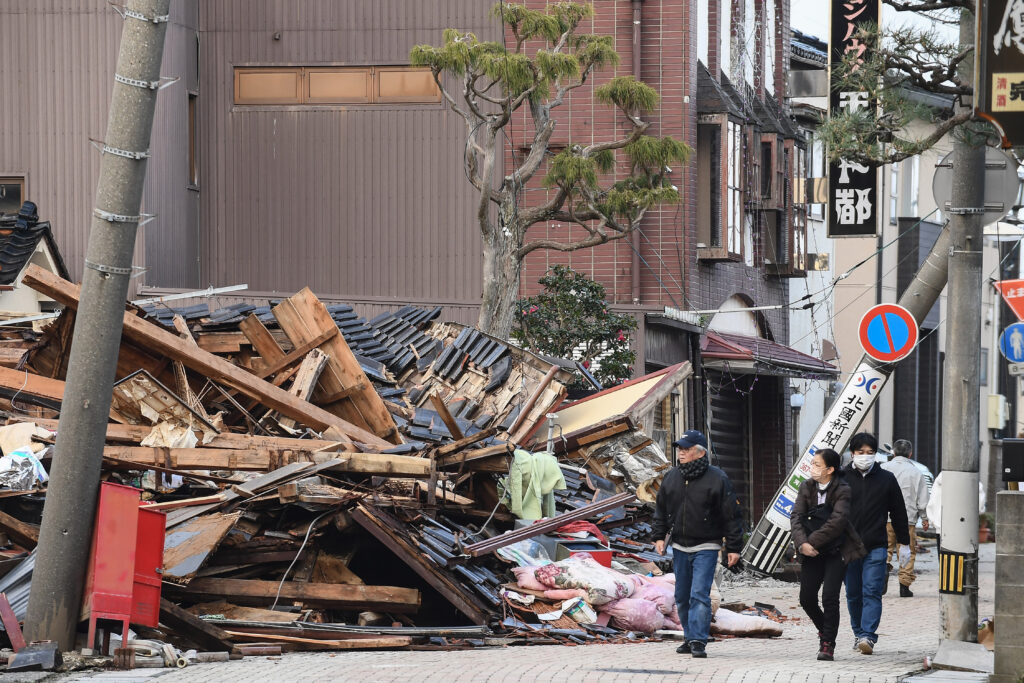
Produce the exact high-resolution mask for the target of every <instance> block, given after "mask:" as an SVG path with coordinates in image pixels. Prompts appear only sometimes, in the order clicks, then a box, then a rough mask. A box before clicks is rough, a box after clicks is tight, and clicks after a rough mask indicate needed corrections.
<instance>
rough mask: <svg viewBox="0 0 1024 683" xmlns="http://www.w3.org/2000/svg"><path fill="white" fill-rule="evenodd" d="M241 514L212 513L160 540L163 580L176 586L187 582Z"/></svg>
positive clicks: (181, 526)
mask: <svg viewBox="0 0 1024 683" xmlns="http://www.w3.org/2000/svg"><path fill="white" fill-rule="evenodd" d="M241 514H242V513H240V512H233V513H231V514H222V513H219V512H215V513H213V514H210V515H204V516H202V517H199V518H196V519H193V520H190V521H189V522H188V523H186V524H181V525H179V526H177V527H175V528H174V529H173V530H171V531H168V532H167V535H166V536H165V538H164V571H163V578H164V580H165V581H173V582H175V583H180V584H187V583H188V582H189V581H191V580H192V579H193V577H194V576H195V574H196V572H197V571H199V569H200V568H201V567H202V566H203V565H204V564H205V563H206V560H207V559H209V557H210V555H211V554H212V553H213V552H214V551H215V550H216V549H217V547H218V546H219V545H220V542H221V541H222V540H224V536H226V535H227V533H228V532H229V531H231V527H233V526H234V525H235V522H237V521H238V518H239V516H240V515H241Z"/></svg>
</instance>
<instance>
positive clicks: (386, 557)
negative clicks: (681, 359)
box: [0, 266, 674, 665]
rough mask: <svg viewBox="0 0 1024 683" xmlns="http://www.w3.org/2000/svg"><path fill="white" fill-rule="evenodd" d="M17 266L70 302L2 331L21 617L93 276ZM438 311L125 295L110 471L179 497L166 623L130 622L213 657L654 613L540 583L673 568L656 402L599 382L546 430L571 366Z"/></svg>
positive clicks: (494, 638) (601, 630) (520, 631)
mask: <svg viewBox="0 0 1024 683" xmlns="http://www.w3.org/2000/svg"><path fill="white" fill-rule="evenodd" d="M24 282H25V283H27V284H28V285H29V286H31V287H32V288H34V289H36V290H37V291H38V292H40V293H41V294H43V295H45V296H47V297H50V298H52V299H53V300H55V301H56V302H58V303H59V304H62V305H63V306H64V310H63V312H62V313H61V315H60V316H59V317H58V318H57V319H56V320H54V321H53V322H52V323H51V324H49V326H48V327H46V328H45V329H44V330H42V331H41V332H35V331H31V330H23V329H13V328H5V329H4V330H3V332H0V397H2V398H0V409H3V410H4V411H5V413H6V414H7V415H8V420H7V426H6V427H2V428H0V450H2V451H3V456H4V460H3V461H2V462H0V469H2V470H3V471H2V472H0V487H2V488H0V532H2V533H3V535H4V536H5V539H0V540H4V541H5V543H4V545H3V546H2V548H0V559H3V560H18V559H20V558H26V559H25V560H24V561H22V562H20V563H19V562H14V561H12V562H0V573H6V576H0V591H5V592H6V593H7V597H8V599H9V601H10V604H11V606H12V608H13V611H14V613H15V614H16V615H17V617H18V618H19V619H20V618H23V617H24V612H25V605H26V604H27V597H28V592H29V590H30V586H31V564H32V558H33V557H34V556H33V555H31V554H30V553H31V551H32V550H33V548H34V546H35V544H36V543H37V542H38V525H39V523H40V520H41V514H42V504H43V501H44V500H45V496H46V495H47V491H46V471H47V469H48V467H49V463H50V460H51V458H52V457H53V445H54V443H55V441H56V430H57V428H58V418H59V414H60V407H61V401H62V399H63V394H64V378H65V377H66V373H67V365H68V356H69V352H70V348H71V342H72V336H73V331H74V319H75V315H76V309H77V305H78V296H79V288H78V287H77V286H76V285H73V284H72V283H70V282H67V281H66V280H63V279H61V278H60V277H58V276H55V275H53V274H51V273H49V272H47V271H45V270H43V269H40V268H37V267H35V266H30V267H29V268H28V270H27V271H26V273H25V276H24ZM439 314H440V310H439V309H421V308H416V307H404V308H401V309H400V310H398V311H395V312H394V313H388V314H384V315H381V316H378V317H377V318H374V319H372V320H364V319H362V318H360V317H359V316H358V315H357V314H356V313H355V312H354V311H353V310H352V309H351V308H350V307H348V306H343V305H334V306H325V305H324V304H323V303H322V302H321V301H319V300H318V299H317V298H316V297H315V296H314V295H313V293H312V292H311V291H309V290H308V289H306V290H303V291H301V292H298V293H297V294H295V295H294V296H292V297H289V298H286V299H282V300H280V301H277V302H273V304H272V305H270V306H255V305H249V304H238V305H234V306H231V307H228V308H223V309H218V310H209V308H208V307H207V306H206V305H198V306H183V307H180V308H174V307H172V306H170V305H168V304H166V303H156V304H152V305H145V306H143V307H141V308H136V307H131V306H129V307H128V309H127V310H126V313H125V318H124V331H123V337H122V343H121V350H120V355H119V358H118V365H117V373H116V378H117V381H116V384H115V388H114V395H113V401H112V407H111V412H110V421H109V423H108V428H107V443H106V446H105V448H104V452H103V479H104V481H106V482H109V483H115V484H123V485H127V486H131V487H135V488H136V489H140V490H141V492H142V493H141V497H142V507H141V509H143V510H149V511H158V512H160V513H162V514H164V515H165V516H166V519H165V525H164V526H165V540H164V547H163V565H162V569H161V574H160V578H161V580H160V581H159V582H158V583H160V584H161V586H160V588H161V591H162V598H161V600H160V604H159V626H155V625H154V626H142V625H138V624H136V625H133V627H132V628H133V630H134V631H135V633H136V635H137V637H138V638H139V639H140V640H142V639H145V642H151V641H152V642H156V643H164V642H166V643H173V644H174V645H175V646H176V647H178V648H179V650H178V651H177V652H188V651H190V650H196V651H197V656H198V655H201V654H202V653H203V652H204V651H206V652H219V651H227V652H234V653H245V652H250V653H265V652H267V651H274V650H275V649H278V650H280V649H284V650H306V649H328V650H341V649H355V648H454V647H472V646H483V645H494V644H511V643H552V642H560V643H577V644H579V643H587V642H595V641H608V640H614V641H619V640H634V639H638V638H646V637H655V636H654V635H653V633H652V632H653V631H654V630H655V628H654V627H651V628H637V627H636V625H635V624H632V625H631V624H630V619H629V618H628V615H626V614H625V612H624V611H620V613H619V614H620V618H618V619H615V618H613V617H610V616H608V615H606V614H602V613H601V612H600V610H599V609H598V610H597V612H595V611H594V608H599V607H600V605H598V604H595V603H596V602H601V601H600V600H595V599H593V594H592V590H594V589H593V588H592V587H590V588H591V594H590V595H589V596H588V595H587V589H586V587H584V588H579V587H578V588H577V589H576V590H577V593H576V594H575V600H573V596H569V597H563V596H564V595H565V594H564V593H562V592H559V591H554V592H552V590H551V588H550V586H549V587H548V588H547V589H546V590H536V589H531V588H530V587H529V585H530V584H531V582H532V581H534V580H536V576H539V575H541V573H542V572H540V571H539V568H542V567H546V566H547V567H556V568H562V567H570V566H571V564H572V563H573V562H577V563H578V562H580V561H581V560H580V558H586V561H587V562H590V563H593V564H594V565H595V566H597V565H599V566H600V567H601V569H600V570H599V572H611V573H612V574H615V575H618V576H622V577H626V578H625V579H623V580H624V581H625V582H626V583H627V584H628V585H629V586H630V588H628V589H627V592H628V593H632V592H633V591H634V590H639V588H640V587H641V586H642V585H646V584H650V583H651V582H652V581H660V580H661V579H658V578H657V577H659V576H660V575H662V574H663V573H664V572H666V571H668V570H669V563H668V560H667V559H666V558H665V557H664V556H660V555H658V554H656V553H655V552H654V550H653V544H651V543H650V542H649V536H650V531H651V527H650V515H651V506H650V504H649V503H650V501H651V500H653V494H654V493H655V492H656V490H657V479H658V478H660V471H662V470H664V469H665V468H666V467H668V461H667V459H666V458H665V456H664V454H663V452H662V451H661V449H660V448H659V447H658V446H657V445H656V444H655V443H654V442H653V441H652V440H651V439H650V438H649V437H648V436H647V435H646V434H645V433H644V432H643V431H642V429H641V427H642V424H643V422H644V418H643V415H642V414H641V413H631V412H630V411H628V410H625V407H623V409H622V411H621V413H619V412H615V410H614V409H613V410H612V411H611V412H609V410H608V409H607V407H606V408H604V409H603V411H602V410H596V411H594V410H593V407H594V406H596V405H597V402H595V403H593V404H591V408H588V410H591V411H592V412H594V415H593V416H590V417H587V418H586V419H583V418H578V419H577V418H574V419H576V421H575V423H574V424H573V425H569V424H568V423H566V426H567V430H566V431H564V432H563V431H562V430H561V428H560V430H559V433H558V436H557V438H556V439H554V440H553V441H552V442H550V443H548V442H547V439H546V435H545V433H546V431H547V430H546V429H544V427H545V425H546V420H547V418H546V416H547V415H548V414H549V413H552V412H555V411H556V410H557V409H559V408H560V407H561V406H563V404H564V402H565V398H566V393H567V390H566V384H567V382H568V379H569V373H568V371H567V370H566V369H565V368H563V367H562V366H561V365H559V364H558V363H557V362H553V361H551V360H549V359H543V358H540V357H538V356H535V355H533V354H530V353H528V352H524V351H523V350H521V349H518V348H516V347H514V346H511V345H509V344H507V343H505V342H502V341H500V340H497V339H493V338H491V337H489V336H488V335H485V334H483V333H482V332H480V331H479V330H475V329H472V328H467V327H464V326H460V325H456V324H452V323H445V322H442V321H439V320H438V317H439ZM670 375H671V373H669V374H666V375H665V377H669V376H670ZM656 379H657V380H658V381H657V382H652V386H654V385H658V386H660V384H661V383H662V378H661V377H659V378H656ZM669 389H671V387H668V389H666V391H667V390H669ZM648 393H650V392H648ZM646 396H647V394H645V397H646ZM641 403H642V404H643V405H640V404H641ZM635 407H636V408H637V410H638V411H650V410H651V409H652V408H651V405H650V401H647V402H646V403H644V402H643V401H639V402H636V404H635ZM565 414H566V415H569V414H570V413H565ZM549 451H550V452H549ZM513 513H514V514H513ZM533 520H537V521H533ZM514 569H515V570H518V571H517V572H513V570H514ZM559 571H561V570H560V569H559ZM524 572H525V573H526V575H529V576H526V578H525V579H524V578H523V576H524ZM548 573H550V571H549V572H548ZM531 576H533V578H531ZM630 577H635V578H630ZM640 577H642V578H640ZM652 577H653V578H652ZM664 580H665V581H667V580H668V579H667V578H666V579H664ZM580 591H582V592H580ZM648 592H651V591H648ZM655 592H657V591H655ZM659 595H661V596H662V598H664V596H665V595H668V596H669V597H668V598H667V599H668V600H671V590H670V589H668V590H667V593H666V590H664V589H663V590H661V592H660V593H659ZM619 597H620V598H626V597H629V596H628V595H622V596H619ZM581 598H582V599H581ZM634 602H638V601H636V600H635V601H634ZM2 608H3V605H0V612H2V611H3V610H2ZM622 609H623V610H624V608H622ZM660 610H661V614H662V615H670V614H672V613H673V610H674V607H673V606H672V605H671V603H666V602H665V600H664V599H663V600H662V603H661V605H660ZM648 621H649V623H651V624H654V623H655V622H657V628H660V627H662V626H664V625H665V624H663V623H662V619H661V616H658V617H657V618H656V619H655V620H654V621H650V620H648ZM4 623H5V625H7V622H6V621H5V622H4ZM644 623H648V622H644ZM105 625H110V624H109V623H108V622H102V621H101V622H100V626H101V628H102V627H103V626H105ZM115 626H119V625H118V624H115ZM8 630H11V629H8ZM110 631H112V632H114V634H115V635H117V634H119V633H120V628H111V629H110ZM109 637H110V636H109V633H108V634H107V638H108V639H109ZM89 645H90V646H93V647H94V644H93V643H89ZM112 649H113V647H107V646H105V647H104V648H101V650H102V651H103V652H108V651H111V650H112ZM128 654H130V655H131V657H130V658H128ZM128 654H126V653H125V652H124V651H123V649H122V654H121V656H122V657H124V658H128V659H131V660H132V661H140V660H139V658H145V657H156V658H157V659H159V656H160V654H159V652H156V653H149V652H142V651H141V650H138V649H136V650H133V651H132V652H131V653H128ZM176 656H177V655H176ZM175 661H177V659H175ZM179 665H180V664H179Z"/></svg>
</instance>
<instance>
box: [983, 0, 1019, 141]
mask: <svg viewBox="0 0 1024 683" xmlns="http://www.w3.org/2000/svg"><path fill="white" fill-rule="evenodd" d="M984 6H985V9H984V11H983V16H982V21H981V22H980V26H979V27H978V29H979V30H978V45H979V47H980V48H981V49H979V50H978V53H979V57H980V58H981V62H980V63H979V64H978V65H977V66H978V71H977V85H976V88H975V90H976V97H975V100H974V105H975V107H976V108H977V109H979V110H980V111H983V112H985V113H987V114H990V115H991V116H992V118H994V119H995V120H996V122H997V123H998V124H999V126H1000V127H1001V128H1002V129H1003V135H1004V136H1005V137H1006V138H1007V139H1008V140H1009V141H1010V144H1011V145H1013V146H1019V145H1024V0H987V2H986V3H985V5H984Z"/></svg>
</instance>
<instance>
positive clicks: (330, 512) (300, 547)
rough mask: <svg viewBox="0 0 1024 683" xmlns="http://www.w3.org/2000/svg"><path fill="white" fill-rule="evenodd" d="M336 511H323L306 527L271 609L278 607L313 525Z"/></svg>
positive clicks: (282, 578)
mask: <svg viewBox="0 0 1024 683" xmlns="http://www.w3.org/2000/svg"><path fill="white" fill-rule="evenodd" d="M336 512H337V510H334V509H331V510H328V511H326V512H324V513H322V514H321V515H319V516H317V517H316V518H315V519H314V520H313V521H312V522H310V523H309V528H308V529H306V536H305V538H303V539H302V545H300V546H299V551H298V552H297V553H295V557H294V559H292V563H291V564H290V565H288V568H287V569H285V570H284V576H282V577H281V582H280V583H278V584H277V594H276V595H274V602H273V604H271V605H270V609H274V608H275V607H277V601H278V600H279V599H280V598H281V590H282V589H283V588H284V582H285V581H287V580H288V574H289V573H290V572H291V571H292V567H294V566H295V563H296V562H298V561H299V558H300V557H301V556H302V551H303V550H305V548H306V543H307V542H308V541H309V535H310V534H311V533H313V527H315V526H316V523H317V522H319V521H320V520H321V519H323V518H324V517H326V516H327V515H331V514H335V513H336Z"/></svg>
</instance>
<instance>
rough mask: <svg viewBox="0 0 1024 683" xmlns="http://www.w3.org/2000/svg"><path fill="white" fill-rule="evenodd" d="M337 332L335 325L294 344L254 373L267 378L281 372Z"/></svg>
mask: <svg viewBox="0 0 1024 683" xmlns="http://www.w3.org/2000/svg"><path fill="white" fill-rule="evenodd" d="M337 334H338V328H337V327H335V328H333V329H330V330H327V331H326V332H324V333H323V334H321V335H320V336H318V337H316V338H314V339H311V340H309V341H308V342H306V343H305V344H301V345H299V346H296V347H295V348H294V349H292V350H291V351H289V352H288V353H286V354H285V355H283V356H281V357H280V358H278V359H277V360H275V361H273V362H271V363H269V364H268V365H267V366H265V367H263V368H262V369H261V370H260V371H259V372H258V373H256V374H257V376H259V377H262V378H267V377H270V376H271V375H275V374H277V373H279V372H281V371H282V370H284V369H285V368H287V367H290V366H292V365H294V364H296V363H298V362H299V361H301V360H302V359H303V358H305V357H306V356H307V355H308V354H309V352H310V351H312V350H313V349H316V347H318V346H320V345H321V344H323V343H324V342H326V341H328V340H330V339H331V338H332V337H334V336H336V335H337ZM321 353H322V352H321Z"/></svg>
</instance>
